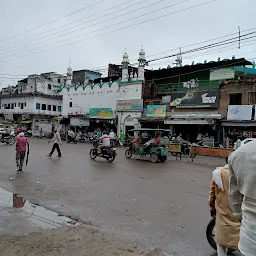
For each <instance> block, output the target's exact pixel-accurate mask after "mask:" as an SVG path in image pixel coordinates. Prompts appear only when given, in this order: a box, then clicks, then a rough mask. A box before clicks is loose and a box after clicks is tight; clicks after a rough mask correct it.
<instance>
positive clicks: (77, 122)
mask: <svg viewBox="0 0 256 256" xmlns="http://www.w3.org/2000/svg"><path fill="white" fill-rule="evenodd" d="M70 125H71V126H89V125H90V122H89V120H85V119H82V118H77V117H72V118H70Z"/></svg>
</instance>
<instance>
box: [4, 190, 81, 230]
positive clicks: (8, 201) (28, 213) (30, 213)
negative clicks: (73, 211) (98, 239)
mask: <svg viewBox="0 0 256 256" xmlns="http://www.w3.org/2000/svg"><path fill="white" fill-rule="evenodd" d="M10 208H12V209H16V210H15V211H9V214H10V215H11V214H13V215H14V214H15V215H20V216H22V217H25V218H26V219H27V220H28V221H29V222H30V223H31V224H32V225H34V226H37V227H40V228H46V229H52V228H59V227H63V226H69V227H70V226H72V227H75V226H78V225H79V223H78V222H77V221H74V220H72V219H70V218H68V217H65V216H63V215H60V214H59V213H57V212H54V211H52V210H49V209H46V208H45V207H42V206H39V205H36V204H33V203H30V202H29V201H28V200H25V199H24V198H23V197H22V196H20V195H18V194H13V193H11V192H8V191H6V190H4V189H2V188H0V209H3V210H8V209H10Z"/></svg>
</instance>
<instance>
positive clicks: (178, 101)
mask: <svg viewBox="0 0 256 256" xmlns="http://www.w3.org/2000/svg"><path fill="white" fill-rule="evenodd" d="M218 106H219V91H204V92H201V91H200V92H198V91H189V92H183V93H173V94H172V101H171V103H170V107H171V108H218Z"/></svg>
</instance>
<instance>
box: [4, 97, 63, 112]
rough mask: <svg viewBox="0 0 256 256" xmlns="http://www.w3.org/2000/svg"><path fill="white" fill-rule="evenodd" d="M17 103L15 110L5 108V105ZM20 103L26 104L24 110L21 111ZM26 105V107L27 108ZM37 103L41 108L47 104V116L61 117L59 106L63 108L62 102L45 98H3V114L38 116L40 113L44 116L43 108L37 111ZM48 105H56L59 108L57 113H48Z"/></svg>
mask: <svg viewBox="0 0 256 256" xmlns="http://www.w3.org/2000/svg"><path fill="white" fill-rule="evenodd" d="M12 103H14V104H15V103H16V107H15V105H14V109H4V108H3V106H4V104H12ZM19 103H23V104H24V109H21V107H20V106H19ZM25 103H26V106H25ZM36 103H39V104H40V106H42V104H46V112H45V114H48V115H60V114H62V113H60V112H58V106H62V100H60V99H51V98H44V97H36V96H26V97H25V96H21V97H13V98H3V99H2V100H1V107H2V112H3V113H4V112H6V113H7V112H8V113H10V114H11V113H13V114H16V113H17V114H19V113H30V114H36V113H40V114H42V113H43V111H42V108H40V111H39V110H37V109H36ZM47 105H51V106H53V105H55V106H56V107H57V109H56V111H52V110H51V111H48V110H47ZM51 109H52V107H51Z"/></svg>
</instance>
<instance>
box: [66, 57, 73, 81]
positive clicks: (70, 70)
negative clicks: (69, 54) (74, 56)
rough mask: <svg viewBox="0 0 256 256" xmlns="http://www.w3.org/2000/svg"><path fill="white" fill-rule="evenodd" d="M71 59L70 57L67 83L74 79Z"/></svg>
mask: <svg viewBox="0 0 256 256" xmlns="http://www.w3.org/2000/svg"><path fill="white" fill-rule="evenodd" d="M70 63H71V62H70V59H69V65H68V68H67V81H66V85H71V81H72V68H71V64H70Z"/></svg>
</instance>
